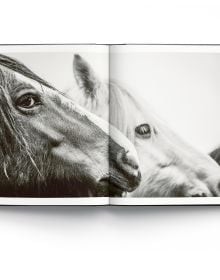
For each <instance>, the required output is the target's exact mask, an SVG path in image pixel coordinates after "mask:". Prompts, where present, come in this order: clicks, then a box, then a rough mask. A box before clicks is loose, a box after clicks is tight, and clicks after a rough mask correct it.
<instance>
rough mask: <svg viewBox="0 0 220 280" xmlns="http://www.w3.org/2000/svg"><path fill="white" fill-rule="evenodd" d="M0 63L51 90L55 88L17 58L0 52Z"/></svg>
mask: <svg viewBox="0 0 220 280" xmlns="http://www.w3.org/2000/svg"><path fill="white" fill-rule="evenodd" d="M0 65H2V66H5V67H7V68H8V69H11V70H13V71H15V72H17V73H19V74H21V75H23V76H25V77H27V78H30V79H32V80H34V81H36V82H39V83H41V84H42V85H44V86H46V87H48V88H51V89H53V90H57V89H56V88H54V87H53V86H52V85H50V84H49V83H48V82H46V81H45V80H43V79H42V78H40V77H39V76H37V75H36V74H35V73H34V72H32V71H31V70H30V69H29V68H28V67H26V66H25V65H24V64H23V63H21V62H19V61H18V60H15V59H13V58H10V57H8V56H6V55H3V54H0Z"/></svg>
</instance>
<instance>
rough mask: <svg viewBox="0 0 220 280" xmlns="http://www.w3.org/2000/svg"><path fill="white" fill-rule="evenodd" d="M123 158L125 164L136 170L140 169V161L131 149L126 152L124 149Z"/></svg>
mask: <svg viewBox="0 0 220 280" xmlns="http://www.w3.org/2000/svg"><path fill="white" fill-rule="evenodd" d="M121 160H122V162H123V163H124V164H125V165H128V166H130V167H131V168H133V169H134V170H137V169H138V162H137V161H136V159H135V157H134V156H133V155H132V153H131V152H130V151H127V152H126V151H125V150H123V152H122V156H121Z"/></svg>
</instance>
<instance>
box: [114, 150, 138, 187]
mask: <svg viewBox="0 0 220 280" xmlns="http://www.w3.org/2000/svg"><path fill="white" fill-rule="evenodd" d="M117 163H118V165H119V167H120V169H121V170H122V171H123V173H124V174H126V176H127V177H128V179H129V181H130V182H131V183H132V185H134V186H137V185H138V184H139V183H140V180H141V173H140V170H139V164H138V161H137V159H136V157H135V156H134V155H133V154H132V153H131V152H130V151H126V150H125V149H123V150H122V151H121V152H120V153H119V154H118V156H117Z"/></svg>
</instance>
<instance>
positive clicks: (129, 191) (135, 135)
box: [109, 45, 220, 205]
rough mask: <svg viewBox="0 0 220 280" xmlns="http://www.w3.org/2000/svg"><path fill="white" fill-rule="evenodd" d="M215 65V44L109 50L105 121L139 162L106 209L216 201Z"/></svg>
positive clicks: (219, 175) (219, 140) (130, 164)
mask: <svg viewBox="0 0 220 280" xmlns="http://www.w3.org/2000/svg"><path fill="white" fill-rule="evenodd" d="M219 67H220V46H196V45H195V46H187V45H185V46H184V45H182V46H181V45H179V46H174V45H173V46H172V45H122V46H111V47H110V72H109V76H110V92H109V96H110V116H109V118H110V123H111V124H112V125H113V126H115V127H116V128H117V129H119V130H120V131H121V132H122V133H123V134H124V135H125V136H126V137H127V138H128V139H129V140H130V141H131V143H132V144H133V145H134V147H135V149H136V151H137V155H138V160H139V162H138V164H137V163H136V160H134V158H133V157H130V156H127V157H125V158H124V162H127V169H126V170H125V172H126V174H127V178H128V181H129V183H130V184H129V183H128V184H127V185H125V184H124V185H123V188H122V189H123V191H122V190H121V192H119V193H118V194H115V195H113V197H111V198H110V204H114V205H116V204H119V205H175V204H182V205H186V204H219V203H220V199H219V196H220V188H219V186H220V184H219V182H220V166H219V163H220V126H219V119H220V110H219V104H220V83H219ZM110 134H111V131H110ZM138 170H140V174H141V179H140V180H139V181H138Z"/></svg>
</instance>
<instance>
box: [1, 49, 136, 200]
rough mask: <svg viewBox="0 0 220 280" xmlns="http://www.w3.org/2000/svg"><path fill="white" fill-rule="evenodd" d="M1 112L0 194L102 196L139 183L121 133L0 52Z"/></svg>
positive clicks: (130, 149)
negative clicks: (110, 190)
mask: <svg viewBox="0 0 220 280" xmlns="http://www.w3.org/2000/svg"><path fill="white" fill-rule="evenodd" d="M0 116H1V117H0V181H1V186H0V195H1V196H96V195H100V196H103V195H108V186H109V184H110V187H111V188H112V189H113V190H114V192H119V193H120V192H123V191H125V190H126V191H127V190H128V191H132V190H133V189H135V188H136V187H137V186H138V184H139V182H140V172H139V166H138V159H137V155H136V150H135V149H134V146H133V144H132V143H131V142H130V141H128V140H127V138H126V137H124V136H123V134H121V133H120V132H119V131H118V130H117V129H115V128H110V126H109V124H108V123H107V122H105V121H104V120H102V119H100V118H98V117H97V116H95V115H93V114H91V113H90V112H88V111H86V110H85V109H84V108H82V107H80V106H79V105H76V104H75V103H74V102H73V101H72V100H70V99H68V98H66V97H65V96H64V95H63V94H62V93H61V92H59V91H58V90H56V89H55V88H54V87H53V86H51V85H50V84H48V83H47V82H46V81H44V80H43V79H41V78H40V77H38V76H37V75H36V74H35V73H33V72H32V71H31V70H30V69H28V68H27V67H26V66H24V65H23V64H22V63H20V62H18V61H16V60H14V59H12V58H9V57H7V56H4V55H0ZM110 129H111V130H112V131H113V133H112V134H111V136H109V130H110Z"/></svg>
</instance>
